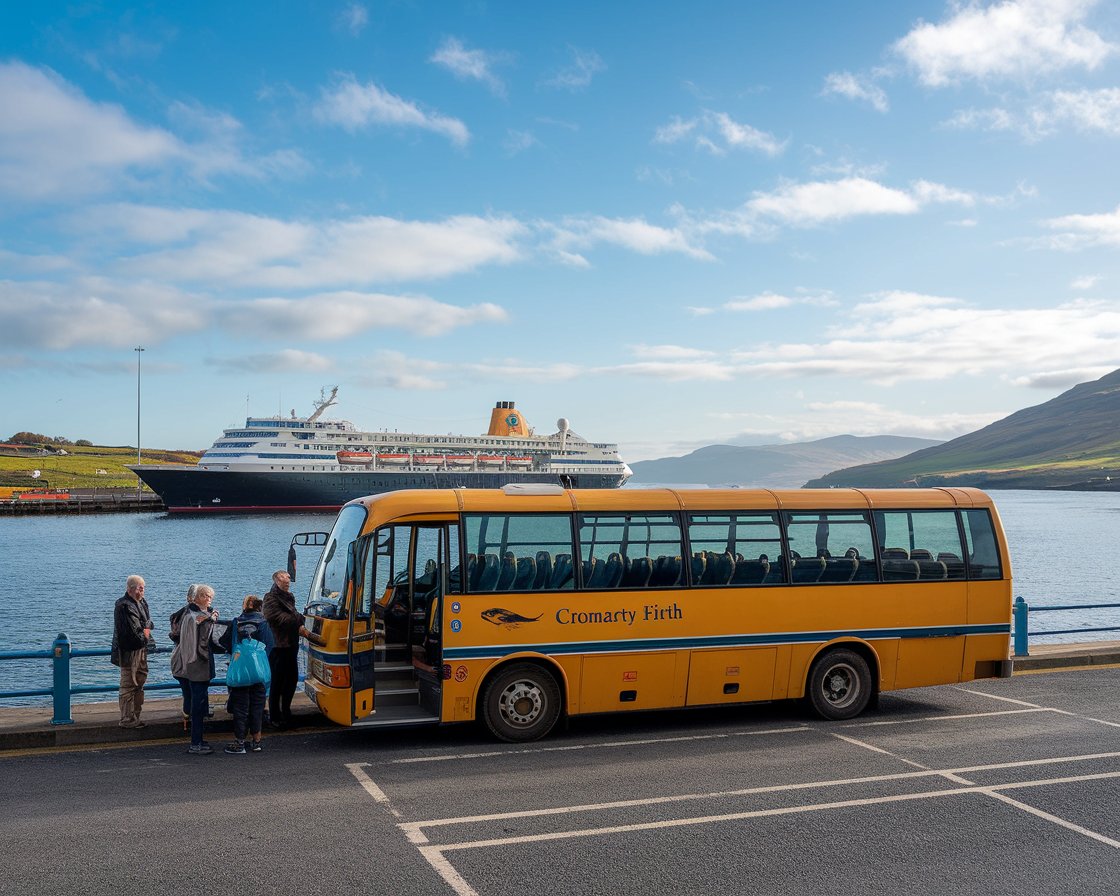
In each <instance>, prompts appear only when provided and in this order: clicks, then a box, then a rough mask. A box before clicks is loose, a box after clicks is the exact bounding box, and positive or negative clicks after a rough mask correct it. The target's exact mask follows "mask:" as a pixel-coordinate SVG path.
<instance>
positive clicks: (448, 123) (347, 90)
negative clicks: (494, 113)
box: [314, 75, 471, 146]
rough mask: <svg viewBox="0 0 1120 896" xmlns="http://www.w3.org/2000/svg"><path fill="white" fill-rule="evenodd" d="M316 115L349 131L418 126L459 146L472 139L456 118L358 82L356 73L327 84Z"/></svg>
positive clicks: (370, 84)
mask: <svg viewBox="0 0 1120 896" xmlns="http://www.w3.org/2000/svg"><path fill="white" fill-rule="evenodd" d="M314 114H315V117H316V118H317V119H319V120H320V121H323V122H326V123H327V124H335V125H338V126H339V127H341V128H343V129H345V130H347V131H357V130H359V129H362V128H367V127H370V126H372V125H383V126H387V127H397V128H418V129H420V130H423V131H431V132H432V133H435V134H439V135H440V136H443V137H447V138H448V139H449V140H451V142H452V143H455V144H456V145H458V146H465V145H466V144H467V143H468V142H469V141H470V137H471V135H470V131H468V130H467V126H466V125H465V124H463V122H461V121H459V119H457V118H451V117H449V116H446V115H441V114H439V113H438V112H428V111H425V110H423V109H421V108H420V107H419V106H417V105H416V104H415V103H412V102H409V101H408V100H405V99H402V98H401V97H399V96H396V95H395V94H392V93H389V91H387V90H385V89H383V88H381V87H379V86H378V85H376V84H373V83H369V84H359V83H358V82H357V80H355V78H354V76H353V75H345V76H343V77H342V78H341V79H340V80H339V81H338V82H337V83H336V84H334V85H333V86H331V87H330V88H327V87H324V88H323V89H322V92H321V97H320V101H319V104H318V105H317V106H316V107H315V110H314Z"/></svg>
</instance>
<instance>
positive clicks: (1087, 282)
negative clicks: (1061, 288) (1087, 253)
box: [1069, 274, 1103, 290]
mask: <svg viewBox="0 0 1120 896" xmlns="http://www.w3.org/2000/svg"><path fill="white" fill-rule="evenodd" d="M1102 279H1103V278H1102V277H1101V276H1100V275H1099V274H1087V275H1085V276H1083V277H1074V278H1073V280H1071V281H1070V284H1069V288H1070V289H1076V290H1085V289H1092V288H1093V287H1094V286H1096V285H1097V284H1098V283H1100V282H1101V280H1102Z"/></svg>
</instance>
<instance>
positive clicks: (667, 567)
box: [649, 555, 681, 588]
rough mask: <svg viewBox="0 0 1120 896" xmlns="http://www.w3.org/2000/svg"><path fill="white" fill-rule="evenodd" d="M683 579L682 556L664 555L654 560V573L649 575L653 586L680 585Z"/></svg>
mask: <svg viewBox="0 0 1120 896" xmlns="http://www.w3.org/2000/svg"><path fill="white" fill-rule="evenodd" d="M680 580H681V558H680V557H666V556H664V555H662V556H660V557H658V558H657V559H656V560H654V561H653V573H652V574H651V575H650V577H649V585H650V587H651V588H664V587H666V586H669V585H678V584H680Z"/></svg>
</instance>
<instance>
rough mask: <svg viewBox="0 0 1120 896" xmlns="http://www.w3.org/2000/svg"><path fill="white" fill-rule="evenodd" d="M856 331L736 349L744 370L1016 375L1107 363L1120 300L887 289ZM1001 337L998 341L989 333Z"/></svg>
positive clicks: (1117, 332)
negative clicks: (1013, 300) (1007, 299)
mask: <svg viewBox="0 0 1120 896" xmlns="http://www.w3.org/2000/svg"><path fill="white" fill-rule="evenodd" d="M851 316H852V317H853V318H855V319H858V320H859V321H861V328H860V333H861V336H860V338H852V337H851V336H850V335H849V333H850V327H849V326H848V325H847V323H846V322H845V323H843V324H840V325H836V326H835V327H833V328H831V329H830V331H829V335H828V338H827V339H826V340H825V341H823V342H819V343H784V344H779V345H764V346H760V347H758V348H755V349H751V350H749V351H742V352H738V353H736V354H735V355H734V356H733V358H734V360H735V361H736V362H737V363H738V364H740V365H741V367H740V372H741V373H742V374H744V375H746V374H748V373H755V374H762V375H770V376H847V377H856V378H861V379H867V380H871V381H872V382H876V383H880V384H885V385H893V384H894V383H897V382H901V381H907V380H941V379H948V378H951V377H958V376H961V375H966V376H987V375H991V374H998V375H1006V376H1008V377H1012V376H1016V375H1019V374H1018V371H1020V370H1022V369H1023V367H1024V365H1028V364H1029V367H1030V370H1031V374H1030V375H1032V376H1043V375H1047V374H1048V373H1052V372H1053V371H1062V370H1071V369H1074V368H1078V369H1082V370H1083V369H1086V368H1093V369H1096V368H1097V367H1108V368H1109V369H1113V368H1114V367H1115V366H1116V365H1115V361H1116V345H1117V343H1118V342H1120V304H1117V303H1106V302H1086V301H1078V302H1070V303H1067V304H1063V305H1059V306H1057V307H1052V308H976V307H971V306H969V305H967V304H966V303H965V302H963V301H962V300H960V299H955V298H947V297H941V296H927V295H922V294H920V293H912V292H891V293H884V294H882V295H879V296H875V297H873V298H872V299H871V300H870V301H867V302H863V303H860V304H859V305H857V306H856V307H855V308H853V309H852V311H851ZM993 333H998V334H999V338H998V339H993V338H992V334H993Z"/></svg>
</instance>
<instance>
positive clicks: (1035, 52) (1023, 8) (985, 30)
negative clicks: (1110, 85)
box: [893, 0, 1116, 87]
mask: <svg viewBox="0 0 1120 896" xmlns="http://www.w3.org/2000/svg"><path fill="white" fill-rule="evenodd" d="M1095 5H1096V0H1004V2H1002V3H993V4H991V5H990V6H980V5H979V4H977V3H974V2H973V3H968V4H967V5H963V6H961V5H954V6H952V7H951V9H952V15H950V17H949V18H948V19H946V20H945V21H944V22H941V23H940V24H936V25H935V24H930V23H928V22H921V23H919V24H918V25H916V26H915V27H914V28H913V29H912V30H911V31H910V32H909V33H908V34H907V35H905V36H904V37H902V38H901V39H900V40H898V41H897V42H896V43H895V44H894V46H893V49H894V51H895V52H896V53H898V54H899V55H900V56H902V58H903V59H904V60H906V62H907V63H908V64H909V65H910V67H911V68H912V69H914V70H915V71H916V72H917V74H918V78H919V80H920V81H921V82H922V83H923V84H925V85H927V86H929V87H944V86H946V85H949V84H953V83H956V82H959V81H961V80H965V79H975V80H978V81H987V80H990V79H997V78H1020V79H1024V80H1029V79H1031V78H1033V77H1035V76H1037V75H1039V74H1043V73H1049V72H1055V71H1061V70H1062V69H1066V68H1074V67H1076V68H1084V69H1088V70H1094V69H1096V68H1097V67H1098V66H1100V65H1101V63H1103V62H1104V60H1105V59H1106V58H1107V57H1108V56H1109V54H1111V53H1112V52H1113V51H1114V50H1115V49H1116V47H1115V45H1113V44H1110V43H1108V42H1107V41H1105V40H1104V39H1103V38H1102V37H1101V36H1100V35H1099V34H1097V33H1096V32H1095V31H1092V30H1090V29H1089V28H1087V27H1085V26H1084V25H1083V24H1081V23H1082V21H1083V20H1084V19H1085V17H1086V16H1087V15H1088V13H1089V11H1090V10H1091V9H1092V8H1093V7H1094V6H1095Z"/></svg>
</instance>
